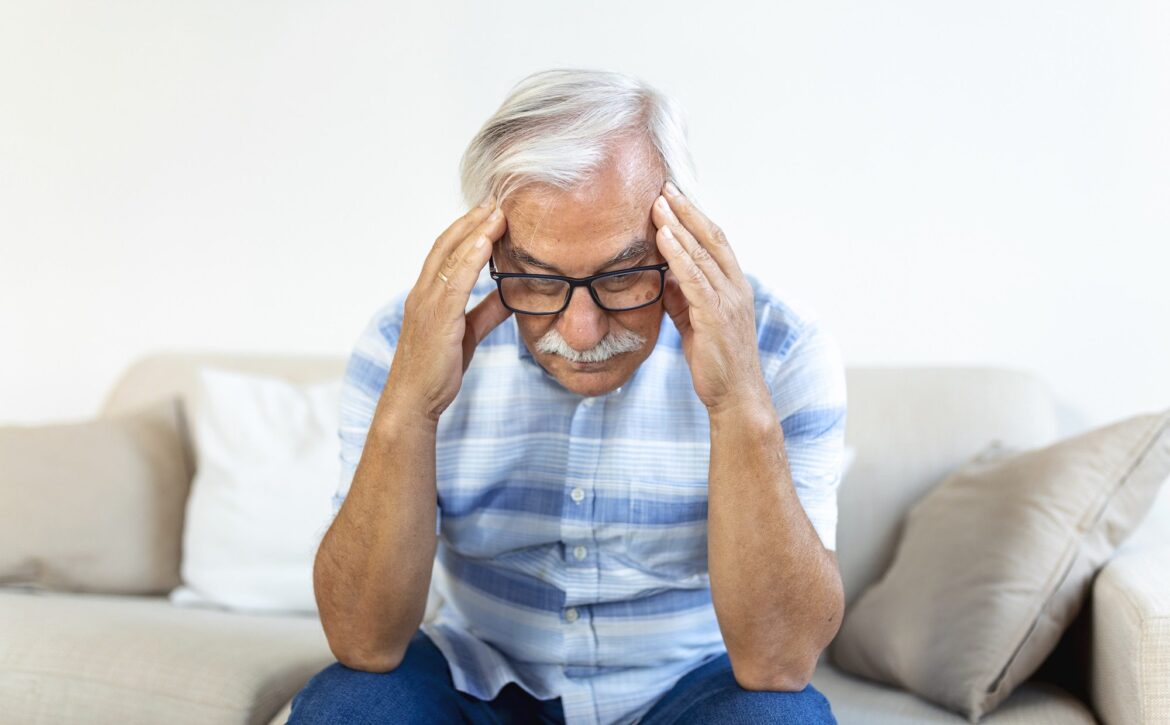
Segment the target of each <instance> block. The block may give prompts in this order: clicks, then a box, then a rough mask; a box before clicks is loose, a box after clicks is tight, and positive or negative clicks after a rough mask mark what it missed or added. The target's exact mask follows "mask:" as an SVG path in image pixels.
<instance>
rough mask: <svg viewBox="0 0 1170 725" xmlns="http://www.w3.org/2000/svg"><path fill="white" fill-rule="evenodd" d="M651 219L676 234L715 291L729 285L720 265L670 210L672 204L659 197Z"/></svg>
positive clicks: (676, 237)
mask: <svg viewBox="0 0 1170 725" xmlns="http://www.w3.org/2000/svg"><path fill="white" fill-rule="evenodd" d="M651 218H653V220H654V223H655V224H657V225H658V226H659V227H663V226H669V227H670V231H671V232H672V233H673V234H674V237H675V239H677V240H678V241H679V242H680V243H681V244H682V246H683V249H685V250H687V253H688V254H690V256H691V259H693V260H694V262H695V264H696V265H698V266H699V268H700V269H702V270H703V272H704V273H705V274H706V275H707V279H708V280H709V281H710V283H711V286H712V287H714V288H715V289H723V288H724V287H725V286H726V285H727V275H726V274H725V273H724V272H723V270H722V269H720V267H719V263H718V262H717V261H716V260H715V258H714V257H713V256H711V254H710V253H708V252H707V250H706V249H705V248H704V247H703V245H702V244H700V243H699V240H698V239H696V238H695V236H694V235H693V234H691V232H690V230H689V229H687V228H686V225H685V224H683V223H682V222H681V221H679V218H678V217H677V216H675V215H674V212H673V211H671V209H670V204H668V203H667V201H666V197H664V196H661V195H659V197H658V199H657V200H656V201H655V202H654V210H653V211H652V212H651Z"/></svg>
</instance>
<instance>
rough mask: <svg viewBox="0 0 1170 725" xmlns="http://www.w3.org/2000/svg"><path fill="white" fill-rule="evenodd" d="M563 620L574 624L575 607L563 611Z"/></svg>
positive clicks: (575, 618)
mask: <svg viewBox="0 0 1170 725" xmlns="http://www.w3.org/2000/svg"><path fill="white" fill-rule="evenodd" d="M565 619H567V620H569V621H570V622H576V621H577V608H576V607H569V608H568V609H566V610H565Z"/></svg>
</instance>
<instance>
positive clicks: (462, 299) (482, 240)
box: [433, 209, 507, 315]
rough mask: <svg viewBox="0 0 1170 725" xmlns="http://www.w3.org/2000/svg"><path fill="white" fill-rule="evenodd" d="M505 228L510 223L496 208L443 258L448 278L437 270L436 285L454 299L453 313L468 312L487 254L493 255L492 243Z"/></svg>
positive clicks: (444, 295) (441, 269) (444, 272)
mask: <svg viewBox="0 0 1170 725" xmlns="http://www.w3.org/2000/svg"><path fill="white" fill-rule="evenodd" d="M505 229H507V222H506V221H505V220H504V214H503V212H502V211H500V210H499V209H496V210H495V211H493V212H492V213H491V215H490V216H488V218H487V219H484V220H483V221H482V222H480V223H479V225H477V226H476V227H475V228H474V229H472V230H471V232H470V233H469V234H468V235H467V237H466V238H465V239H464V240H463V242H462V243H461V244H460V245H459V246H458V247H456V248H455V249H454V250H452V251H451V252H450V253H449V254H448V255H447V256H446V257H445V258H444V259H443V263H442V264H441V265H440V266H439V269H438V272H441V273H442V274H443V276H445V277H446V278H447V281H446V282H445V283H444V282H443V280H442V279H439V276H438V273H436V274H435V279H434V280H433V287H434V288H435V289H437V290H439V293H440V294H441V296H443V297H447V298H450V299H452V300H454V302H452V303H450V305H451V306H450V310H451V314H456V311H457V313H458V314H461V315H462V314H465V310H466V308H467V300H468V298H469V297H470V296H471V290H472V288H473V287H475V283H476V281H477V280H478V279H479V273H480V271H481V270H483V267H484V265H485V264H487V261H488V257H490V256H491V253H492V247H493V245H494V244H495V242H496V240H498V239H499V238H500V237H501V236H503V234H504V230H505ZM439 304H445V303H442V302H439ZM456 308H457V310H456Z"/></svg>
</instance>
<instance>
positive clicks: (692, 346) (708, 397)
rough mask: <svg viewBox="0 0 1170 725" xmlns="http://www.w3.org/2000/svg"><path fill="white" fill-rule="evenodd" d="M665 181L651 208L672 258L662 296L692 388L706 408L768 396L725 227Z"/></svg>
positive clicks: (748, 299)
mask: <svg viewBox="0 0 1170 725" xmlns="http://www.w3.org/2000/svg"><path fill="white" fill-rule="evenodd" d="M663 188H664V192H663V194H662V195H660V196H659V197H658V199H657V200H656V201H655V202H654V206H653V210H652V211H651V214H650V216H651V218H652V219H653V221H654V224H655V225H656V226H657V227H658V234H657V235H656V237H655V239H656V241H657V243H658V249H659V251H661V252H662V256H663V257H665V259H666V261H667V262H668V263H669V264H670V270H669V271H668V272H667V274H666V289H665V290H664V291H663V303H664V304H665V306H666V312H667V314H669V315H670V319H671V320H673V321H674V326H675V327H676V328H678V331H679V334H680V335H681V336H682V347H683V354H684V356H685V357H686V360H687V364H688V365H689V366H690V369H691V378H692V380H693V382H694V385H695V393H697V394H698V396H699V400H701V401H703V404H704V405H706V406H707V409H708V411H710V412H712V413H716V412H720V411H722V410H728V409H733V408H737V407H739V406H741V405H744V404H749V405H753V404H758V403H759V401H760V400H761V399H764V400H767V399H768V395H769V394H768V388H767V385H766V384H765V383H764V377H763V373H762V372H761V370H760V356H759V352H758V342H757V339H756V316H755V298H754V295H753V293H752V287H751V283H750V282H748V280H747V278H746V277H745V276H744V274H743V271H742V270H741V269H740V268H739V262H738V261H736V259H735V254H734V253H733V252H732V251H731V245H730V244H728V241H727V237H726V236H725V235H724V234H723V230H722V229H720V228H719V227H718V226H717V225H716V224H715V223H714V222H712V221H711V220H710V219H708V218H707V217H706V215H704V214H703V213H702V212H701V211H699V209H698V208H697V207H695V205H694V204H692V203H691V202H690V201H689V200H688V199H687V198H686V197H685V196H683V195H682V194H681V193H679V191H678V189H676V188H675V187H674V185H673V184H671V183H670V182H669V181H668V182H666V184H665V185H664V187H663ZM761 396H764V397H763V398H761Z"/></svg>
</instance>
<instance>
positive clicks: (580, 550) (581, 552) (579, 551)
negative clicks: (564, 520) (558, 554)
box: [573, 545, 588, 560]
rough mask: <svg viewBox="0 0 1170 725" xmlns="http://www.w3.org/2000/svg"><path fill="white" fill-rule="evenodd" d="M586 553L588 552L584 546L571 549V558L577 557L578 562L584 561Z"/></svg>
mask: <svg viewBox="0 0 1170 725" xmlns="http://www.w3.org/2000/svg"><path fill="white" fill-rule="evenodd" d="M587 553H588V550H587V549H586V548H585V547H584V546H580V545H578V546H575V547H573V556H575V557H577V559H578V560H581V559H584V558H585V555H586V554H587Z"/></svg>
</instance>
